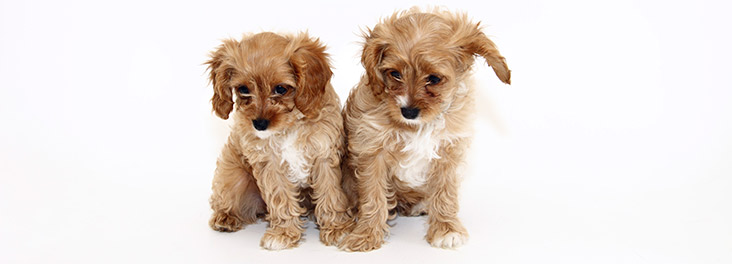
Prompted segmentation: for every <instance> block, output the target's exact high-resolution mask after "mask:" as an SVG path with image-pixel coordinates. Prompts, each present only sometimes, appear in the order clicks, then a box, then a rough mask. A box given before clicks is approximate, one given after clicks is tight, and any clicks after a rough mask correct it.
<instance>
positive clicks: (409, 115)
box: [402, 107, 419, 119]
mask: <svg viewBox="0 0 732 264" xmlns="http://www.w3.org/2000/svg"><path fill="white" fill-rule="evenodd" d="M402 116H404V118H406V119H415V118H417V116H419V108H412V107H402Z"/></svg>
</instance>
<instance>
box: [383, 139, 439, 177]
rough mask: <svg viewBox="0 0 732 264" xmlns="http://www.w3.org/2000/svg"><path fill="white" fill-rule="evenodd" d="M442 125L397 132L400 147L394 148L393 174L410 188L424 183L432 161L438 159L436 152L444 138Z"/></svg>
mask: <svg viewBox="0 0 732 264" xmlns="http://www.w3.org/2000/svg"><path fill="white" fill-rule="evenodd" d="M443 133H444V127H434V126H425V127H423V128H421V129H419V130H418V131H400V132H397V135H396V137H397V141H398V143H399V144H397V145H398V146H403V147H402V148H401V149H396V150H394V151H395V152H397V153H395V154H397V155H395V156H396V157H399V159H398V160H397V162H398V164H397V166H394V167H393V168H392V169H393V174H394V176H395V177H396V178H398V179H399V180H400V181H402V182H404V183H405V184H406V185H407V186H408V187H410V188H417V187H420V186H422V185H424V184H425V183H426V182H427V180H428V176H429V171H430V169H431V165H432V161H433V160H435V159H440V158H441V157H440V156H439V155H438V154H437V152H438V151H439V148H440V144H441V143H442V142H443V140H444V135H443Z"/></svg>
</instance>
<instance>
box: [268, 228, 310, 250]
mask: <svg viewBox="0 0 732 264" xmlns="http://www.w3.org/2000/svg"><path fill="white" fill-rule="evenodd" d="M300 237H301V234H300V233H299V232H298V233H292V232H280V231H273V230H267V232H266V233H264V236H263V237H262V240H261V241H260V242H259V246H261V247H262V248H264V249H267V250H282V249H288V248H294V247H297V245H298V243H299V242H300Z"/></svg>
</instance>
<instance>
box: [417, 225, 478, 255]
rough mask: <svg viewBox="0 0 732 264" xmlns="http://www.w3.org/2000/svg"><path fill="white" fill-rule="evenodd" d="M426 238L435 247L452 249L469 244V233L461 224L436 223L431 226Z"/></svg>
mask: <svg viewBox="0 0 732 264" xmlns="http://www.w3.org/2000/svg"><path fill="white" fill-rule="evenodd" d="M426 238H427V242H429V243H430V245H432V246H433V247H437V248H446V249H452V248H457V247H460V246H462V245H464V244H465V243H467V242H468V232H467V231H466V230H465V228H464V227H463V226H462V225H461V224H457V225H453V224H445V223H435V224H432V225H430V227H429V229H428V230H427V237H426Z"/></svg>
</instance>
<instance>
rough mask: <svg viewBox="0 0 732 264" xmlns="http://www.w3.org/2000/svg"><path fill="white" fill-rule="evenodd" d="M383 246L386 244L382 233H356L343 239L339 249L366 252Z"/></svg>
mask: <svg viewBox="0 0 732 264" xmlns="http://www.w3.org/2000/svg"><path fill="white" fill-rule="evenodd" d="M381 244H384V234H383V233H382V232H375V231H372V232H368V231H367V232H363V231H354V232H352V233H350V234H348V235H347V236H346V237H345V238H343V241H341V243H340V245H339V248H340V249H342V250H345V251H350V252H352V251H361V252H365V251H371V250H374V249H379V248H380V247H381Z"/></svg>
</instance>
